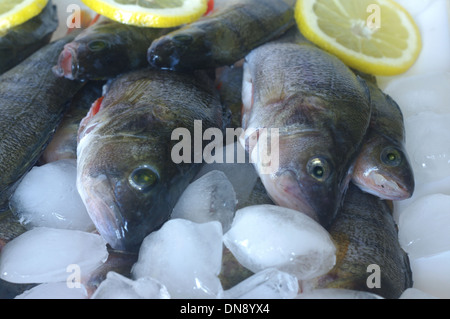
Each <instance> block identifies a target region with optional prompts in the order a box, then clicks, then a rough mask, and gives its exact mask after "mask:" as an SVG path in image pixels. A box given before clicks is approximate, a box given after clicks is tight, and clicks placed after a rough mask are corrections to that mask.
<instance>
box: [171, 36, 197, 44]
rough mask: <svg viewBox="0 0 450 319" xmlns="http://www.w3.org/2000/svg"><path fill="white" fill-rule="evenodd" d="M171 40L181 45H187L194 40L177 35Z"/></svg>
mask: <svg viewBox="0 0 450 319" xmlns="http://www.w3.org/2000/svg"><path fill="white" fill-rule="evenodd" d="M172 39H173V40H174V41H175V42H179V43H181V44H182V45H189V44H191V43H192V42H193V41H194V38H193V37H192V36H190V35H188V34H177V35H175V36H174V37H173V38H172Z"/></svg>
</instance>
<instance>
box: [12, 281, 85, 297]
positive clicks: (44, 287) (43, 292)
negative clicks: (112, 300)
mask: <svg viewBox="0 0 450 319" xmlns="http://www.w3.org/2000/svg"><path fill="white" fill-rule="evenodd" d="M15 299H87V293H86V289H85V288H84V286H83V285H82V284H80V286H79V287H69V286H68V285H67V283H66V282H52V283H47V284H40V285H37V286H36V287H33V288H31V289H30V290H27V291H25V292H24V293H22V294H20V295H18V296H16V297H15Z"/></svg>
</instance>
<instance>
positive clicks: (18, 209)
mask: <svg viewBox="0 0 450 319" xmlns="http://www.w3.org/2000/svg"><path fill="white" fill-rule="evenodd" d="M76 176H77V163H76V160H73V159H65V160H60V161H56V162H52V163H48V164H45V165H43V166H35V167H33V168H32V169H31V171H30V172H29V173H28V174H26V175H25V177H24V178H23V180H22V181H21V182H20V184H19V186H18V188H17V190H16V191H15V193H14V195H13V196H12V198H11V201H10V206H11V209H12V211H13V212H14V214H15V215H16V216H17V217H18V219H19V220H20V221H21V222H22V223H23V224H24V226H25V227H26V228H28V229H31V228H33V227H50V228H63V229H77V230H82V231H92V230H94V229H95V226H94V224H93V223H92V221H91V218H90V217H89V215H88V213H87V210H86V207H85V206H84V204H83V201H82V200H81V197H80V195H79V194H78V190H77V187H76Z"/></svg>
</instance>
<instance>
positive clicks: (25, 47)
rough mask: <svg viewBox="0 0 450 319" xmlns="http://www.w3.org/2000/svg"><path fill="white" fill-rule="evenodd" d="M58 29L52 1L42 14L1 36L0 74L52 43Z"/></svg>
mask: <svg viewBox="0 0 450 319" xmlns="http://www.w3.org/2000/svg"><path fill="white" fill-rule="evenodd" d="M57 27H58V16H57V12H56V7H55V6H54V5H52V1H49V2H48V3H47V6H46V7H45V8H44V9H43V10H42V12H41V13H40V14H38V15H37V16H35V17H34V18H31V19H30V20H28V21H26V22H24V23H22V24H20V25H18V26H15V27H12V28H11V29H9V30H8V31H7V32H6V33H5V34H1V35H0V74H1V73H3V72H5V71H7V70H9V69H11V68H13V67H14V66H16V65H17V64H19V63H20V62H22V61H23V60H25V59H26V58H27V57H29V56H30V55H31V54H33V53H34V52H36V51H37V50H39V49H40V48H41V47H43V46H44V45H46V44H48V43H49V42H50V38H51V37H52V34H53V32H55V30H56V28H57Z"/></svg>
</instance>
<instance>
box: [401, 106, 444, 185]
mask: <svg viewBox="0 0 450 319" xmlns="http://www.w3.org/2000/svg"><path fill="white" fill-rule="evenodd" d="M448 123H450V113H449V114H434V113H431V112H422V113H420V114H418V115H415V116H411V117H409V118H408V119H406V120H405V131H406V151H407V153H408V154H409V158H410V162H411V166H412V168H413V171H414V177H415V180H416V184H421V183H429V182H434V181H438V180H440V179H443V178H445V177H447V176H450V143H448V141H449V140H450V125H448Z"/></svg>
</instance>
